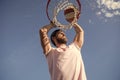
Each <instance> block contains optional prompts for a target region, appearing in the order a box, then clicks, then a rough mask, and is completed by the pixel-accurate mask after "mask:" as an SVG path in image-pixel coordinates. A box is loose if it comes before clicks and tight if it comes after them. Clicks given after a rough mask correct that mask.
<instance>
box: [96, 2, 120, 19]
mask: <svg viewBox="0 0 120 80" xmlns="http://www.w3.org/2000/svg"><path fill="white" fill-rule="evenodd" d="M96 3H97V7H98V8H99V9H101V10H100V11H101V14H102V13H103V14H104V16H105V17H114V16H120V1H114V0H97V1H96ZM100 11H98V13H100Z"/></svg>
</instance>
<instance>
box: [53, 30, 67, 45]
mask: <svg viewBox="0 0 120 80" xmlns="http://www.w3.org/2000/svg"><path fill="white" fill-rule="evenodd" d="M51 42H52V43H53V44H54V45H55V46H57V45H61V44H66V43H67V37H66V35H65V33H64V32H63V31H62V30H61V29H57V30H55V31H53V32H52V34H51Z"/></svg>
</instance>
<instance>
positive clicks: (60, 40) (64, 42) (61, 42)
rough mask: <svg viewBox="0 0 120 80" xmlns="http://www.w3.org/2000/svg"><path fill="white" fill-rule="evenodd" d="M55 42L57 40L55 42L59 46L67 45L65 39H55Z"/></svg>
mask: <svg viewBox="0 0 120 80" xmlns="http://www.w3.org/2000/svg"><path fill="white" fill-rule="evenodd" d="M56 40H57V42H58V43H59V44H66V43H67V39H66V38H57V39H56Z"/></svg>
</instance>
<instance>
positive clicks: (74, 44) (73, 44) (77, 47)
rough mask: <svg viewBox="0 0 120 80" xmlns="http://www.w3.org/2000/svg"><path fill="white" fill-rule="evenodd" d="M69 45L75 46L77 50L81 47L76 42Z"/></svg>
mask: <svg viewBox="0 0 120 80" xmlns="http://www.w3.org/2000/svg"><path fill="white" fill-rule="evenodd" d="M71 45H72V46H73V47H75V48H76V49H77V50H81V48H80V47H79V46H78V45H77V44H76V43H74V42H73V43H72V44H71Z"/></svg>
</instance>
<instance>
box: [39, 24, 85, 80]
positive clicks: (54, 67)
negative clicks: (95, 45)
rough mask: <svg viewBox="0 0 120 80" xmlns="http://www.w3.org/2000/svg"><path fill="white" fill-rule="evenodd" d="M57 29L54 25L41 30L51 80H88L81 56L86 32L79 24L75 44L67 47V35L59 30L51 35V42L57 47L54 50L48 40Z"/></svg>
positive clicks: (76, 28) (76, 26)
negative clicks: (49, 34)
mask: <svg viewBox="0 0 120 80" xmlns="http://www.w3.org/2000/svg"><path fill="white" fill-rule="evenodd" d="M52 28H55V25H54V24H53V23H50V24H49V25H46V26H44V27H42V28H41V29H40V31H39V32H40V38H41V45H42V48H43V51H44V54H45V56H46V59H47V62H48V66H49V72H50V76H51V80H87V79H86V74H85V69H84V63H83V60H82V56H81V48H82V46H83V42H84V31H83V29H82V28H81V26H79V25H78V24H77V23H74V25H73V28H74V30H75V32H76V35H75V37H74V40H73V42H72V43H71V44H70V45H67V44H66V43H67V41H68V39H67V37H66V35H65V33H64V32H63V31H62V30H60V29H58V30H55V31H54V32H53V33H52V34H51V42H52V43H53V44H54V45H55V46H56V48H53V47H52V46H51V44H50V41H49V38H48V35H47V34H48V32H49V31H50V30H51V29H52Z"/></svg>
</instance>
